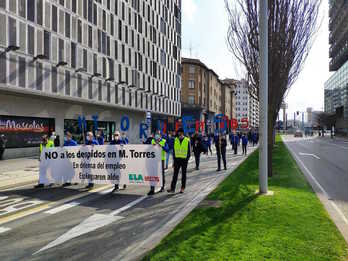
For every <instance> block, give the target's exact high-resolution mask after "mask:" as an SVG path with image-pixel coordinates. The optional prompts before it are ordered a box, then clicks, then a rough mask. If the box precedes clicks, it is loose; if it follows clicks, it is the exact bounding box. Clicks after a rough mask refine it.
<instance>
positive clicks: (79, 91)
mask: <svg viewBox="0 0 348 261" xmlns="http://www.w3.org/2000/svg"><path fill="white" fill-rule="evenodd" d="M77 97H79V98H81V97H82V77H81V74H78V75H77Z"/></svg>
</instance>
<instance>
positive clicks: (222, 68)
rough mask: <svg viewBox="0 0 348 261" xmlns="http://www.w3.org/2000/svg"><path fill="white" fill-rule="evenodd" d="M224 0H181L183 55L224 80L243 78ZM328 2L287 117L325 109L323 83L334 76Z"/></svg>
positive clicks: (293, 90)
mask: <svg viewBox="0 0 348 261" xmlns="http://www.w3.org/2000/svg"><path fill="white" fill-rule="evenodd" d="M231 1H233V0H231ZM224 2H225V1H224V0H214V1H212V0H182V14H183V16H182V32H183V35H182V57H192V58H198V59H200V60H201V61H202V62H203V63H205V64H206V65H207V66H208V67H209V68H210V69H212V70H214V71H215V72H216V73H217V74H218V75H219V77H220V78H221V79H224V78H234V79H241V78H243V76H244V75H243V68H241V65H238V64H237V63H236V62H235V58H234V57H233V55H232V53H231V52H230V51H229V50H228V46H227V43H226V35H227V29H228V16H227V13H226V10H225V3H224ZM327 2H328V1H323V3H322V6H321V10H320V15H321V18H320V22H321V27H320V29H319V31H318V33H317V35H316V38H315V41H314V43H313V46H312V48H311V51H310V53H309V56H308V58H307V60H306V63H305V66H304V68H303V70H302V72H301V74H300V75H299V78H298V80H297V81H296V82H295V83H294V85H293V86H292V87H291V89H290V91H289V93H288V95H287V97H286V103H287V104H288V111H287V112H288V119H293V114H294V112H295V111H306V108H307V107H312V108H313V109H314V110H323V107H324V83H325V81H326V80H328V79H329V77H330V75H331V73H330V72H329V43H328V41H329V32H328V24H329V21H328V8H329V7H328V3H327ZM281 115H282V113H281ZM281 115H280V119H282V116H281Z"/></svg>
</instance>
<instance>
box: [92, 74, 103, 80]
mask: <svg viewBox="0 0 348 261" xmlns="http://www.w3.org/2000/svg"><path fill="white" fill-rule="evenodd" d="M100 76H101V74H100V73H97V72H95V73H93V75H91V77H90V79H91V80H92V79H93V78H94V77H100Z"/></svg>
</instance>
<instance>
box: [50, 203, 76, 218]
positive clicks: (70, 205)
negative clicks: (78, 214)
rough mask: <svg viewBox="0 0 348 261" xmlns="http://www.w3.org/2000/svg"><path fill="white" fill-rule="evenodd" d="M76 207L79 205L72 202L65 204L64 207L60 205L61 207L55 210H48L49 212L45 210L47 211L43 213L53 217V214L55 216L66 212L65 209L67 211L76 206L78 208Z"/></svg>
mask: <svg viewBox="0 0 348 261" xmlns="http://www.w3.org/2000/svg"><path fill="white" fill-rule="evenodd" d="M78 205H80V203H79V202H77V201H73V202H69V203H66V204H64V205H61V206H59V207H56V208H52V209H50V210H47V211H45V212H44V213H46V214H51V215H54V214H57V213H59V212H62V211H64V210H67V209H69V208H73V207H76V206H78Z"/></svg>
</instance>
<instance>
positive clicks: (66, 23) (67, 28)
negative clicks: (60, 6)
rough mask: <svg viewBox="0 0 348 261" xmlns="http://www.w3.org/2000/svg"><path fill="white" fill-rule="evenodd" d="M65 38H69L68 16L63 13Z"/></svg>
mask: <svg viewBox="0 0 348 261" xmlns="http://www.w3.org/2000/svg"><path fill="white" fill-rule="evenodd" d="M65 36H66V37H68V38H70V14H69V13H65Z"/></svg>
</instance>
